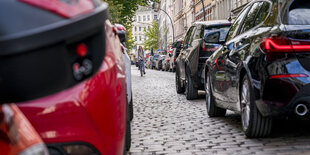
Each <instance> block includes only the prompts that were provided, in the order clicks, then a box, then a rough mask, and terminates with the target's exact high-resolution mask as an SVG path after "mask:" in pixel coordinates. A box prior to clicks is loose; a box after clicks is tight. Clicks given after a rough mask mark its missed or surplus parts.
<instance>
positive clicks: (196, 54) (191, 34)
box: [176, 21, 230, 90]
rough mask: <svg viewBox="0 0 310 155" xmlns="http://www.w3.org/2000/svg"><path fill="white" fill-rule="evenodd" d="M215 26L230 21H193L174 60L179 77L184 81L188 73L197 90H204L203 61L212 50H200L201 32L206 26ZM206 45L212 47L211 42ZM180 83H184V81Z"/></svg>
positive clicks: (226, 24) (225, 24) (202, 41)
mask: <svg viewBox="0 0 310 155" xmlns="http://www.w3.org/2000/svg"><path fill="white" fill-rule="evenodd" d="M217 22H218V23H217ZM217 26H223V27H225V26H230V23H229V22H228V21H227V22H226V21H215V22H213V23H208V22H205V23H204V22H201V23H194V24H193V26H192V27H191V28H190V29H189V30H188V31H187V34H186V36H185V39H184V47H183V49H181V50H180V54H179V56H178V57H177V60H176V70H178V73H179V75H180V79H181V80H182V81H185V76H186V75H187V74H189V75H190V77H191V78H192V80H193V84H194V87H195V88H197V89H198V90H204V80H203V77H204V75H203V70H204V67H205V61H206V60H207V59H208V58H209V57H210V56H211V54H212V53H213V52H214V51H208V52H202V45H203V44H204V40H203V36H204V35H201V34H202V33H203V32H204V30H205V29H206V28H208V27H217ZM207 46H209V48H212V49H213V48H214V46H212V45H211V44H209V45H206V47H207ZM181 84H184V82H182V83H181Z"/></svg>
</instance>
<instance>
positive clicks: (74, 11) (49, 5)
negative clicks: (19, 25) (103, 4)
mask: <svg viewBox="0 0 310 155" xmlns="http://www.w3.org/2000/svg"><path fill="white" fill-rule="evenodd" d="M19 1H21V2H24V3H27V4H30V5H33V6H36V7H39V8H43V9H45V10H49V11H51V12H54V13H56V14H58V15H60V16H63V17H65V18H72V17H75V16H78V15H81V14H87V13H89V12H91V11H93V10H94V8H95V7H94V4H93V2H92V1H91V0H79V1H70V3H65V2H62V1H61V0H19Z"/></svg>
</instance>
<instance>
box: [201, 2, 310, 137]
mask: <svg viewBox="0 0 310 155" xmlns="http://www.w3.org/2000/svg"><path fill="white" fill-rule="evenodd" d="M309 6H310V2H309V1H302V0H288V1H285V3H282V1H280V0H264V1H257V0H256V1H253V2H251V3H250V4H248V5H247V6H246V7H245V8H244V9H243V11H242V12H241V13H240V14H239V16H238V17H237V18H236V21H235V22H234V23H233V24H232V27H231V29H230V30H229V32H228V36H227V38H226V43H225V44H224V45H223V46H221V47H220V48H219V50H217V51H216V52H215V53H214V54H213V55H212V56H211V57H210V58H209V59H208V61H207V62H206V65H207V69H206V72H205V75H206V78H205V80H206V91H207V93H206V98H207V110H208V114H209V116H211V117H213V116H224V115H225V111H226V109H230V110H234V111H237V112H240V113H241V120H242V121H241V122H242V129H243V131H244V133H245V135H246V136H247V137H266V136H268V135H269V134H270V133H271V128H272V124H273V123H272V122H273V121H272V120H273V119H272V118H273V117H277V116H288V115H291V114H294V113H295V114H296V115H297V116H301V117H303V116H306V115H309V113H308V111H309V106H310V103H309V101H310V91H309V88H310V87H309V83H310V79H309V76H310V66H309V62H310V61H309V60H310V59H309V53H310V48H309V45H310V40H309V35H310V33H309V29H310V20H309V17H308V14H307V12H310V7H309ZM213 35H215V36H217V35H218V33H214V34H213ZM210 37H211V38H212V36H210ZM213 38H214V37H213ZM213 41H214V40H213Z"/></svg>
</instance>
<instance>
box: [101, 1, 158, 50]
mask: <svg viewBox="0 0 310 155" xmlns="http://www.w3.org/2000/svg"><path fill="white" fill-rule="evenodd" d="M103 1H104V2H107V3H108V4H109V13H110V16H111V18H110V20H111V22H112V23H113V24H122V25H124V26H125V27H126V29H127V39H126V45H127V48H128V49H132V48H133V46H134V45H133V43H134V39H133V38H132V35H131V29H132V25H131V23H132V22H133V17H134V16H135V14H136V11H137V10H138V8H139V6H149V5H150V3H151V2H159V1H160V0H103Z"/></svg>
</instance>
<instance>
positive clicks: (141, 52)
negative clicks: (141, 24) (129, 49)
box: [136, 46, 146, 74]
mask: <svg viewBox="0 0 310 155" xmlns="http://www.w3.org/2000/svg"><path fill="white" fill-rule="evenodd" d="M145 57H146V55H145V52H144V50H143V48H142V46H139V48H138V52H136V58H137V61H138V64H139V67H140V68H139V69H142V71H143V73H144V74H145V65H144V62H145Z"/></svg>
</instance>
